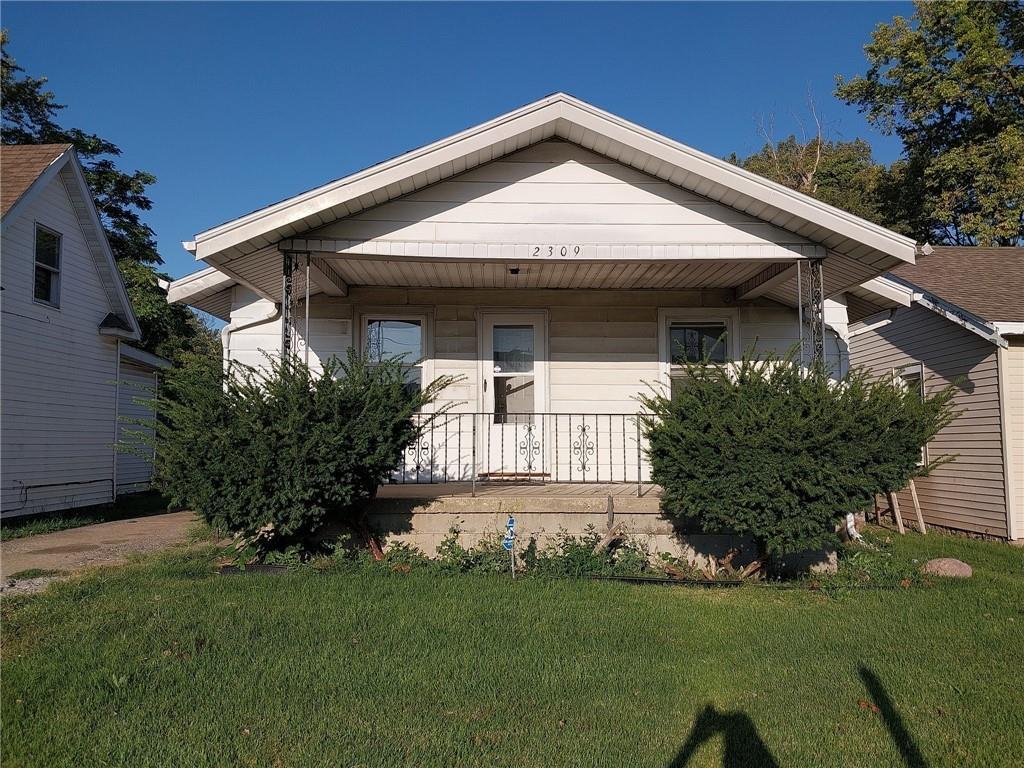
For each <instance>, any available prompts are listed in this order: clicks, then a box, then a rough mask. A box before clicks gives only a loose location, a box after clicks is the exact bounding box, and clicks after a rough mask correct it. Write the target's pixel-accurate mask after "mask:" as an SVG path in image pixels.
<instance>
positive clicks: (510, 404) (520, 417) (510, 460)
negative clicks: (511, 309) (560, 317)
mask: <svg viewBox="0 0 1024 768" xmlns="http://www.w3.org/2000/svg"><path fill="white" fill-rule="evenodd" d="M481 331H482V340H483V345H482V346H483V349H482V350H481V352H482V355H481V359H482V363H483V382H482V385H483V390H484V392H483V404H484V408H483V410H484V412H485V413H486V414H487V415H486V416H484V417H483V418H484V429H483V430H482V432H481V434H480V437H481V442H482V445H481V446H480V450H481V454H482V457H483V459H484V461H483V466H482V467H481V473H482V474H484V475H486V476H488V477H492V478H495V479H515V478H517V477H518V478H524V479H525V478H531V477H542V476H543V475H544V472H545V470H544V464H545V460H544V459H545V446H544V441H543V439H542V433H543V425H542V424H541V417H540V416H538V414H541V413H543V412H544V411H545V410H546V405H547V399H546V390H547V380H546V372H547V354H546V344H545V341H546V340H545V338H544V336H545V324H544V317H543V315H535V314H508V315H499V314H495V315H485V316H484V318H483V327H482V329H481Z"/></svg>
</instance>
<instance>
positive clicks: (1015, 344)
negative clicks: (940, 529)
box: [1004, 336, 1024, 539]
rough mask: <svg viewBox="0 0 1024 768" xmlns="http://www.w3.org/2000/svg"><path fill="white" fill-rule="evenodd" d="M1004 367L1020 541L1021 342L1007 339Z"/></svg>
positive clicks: (1023, 496) (1023, 488)
mask: <svg viewBox="0 0 1024 768" xmlns="http://www.w3.org/2000/svg"><path fill="white" fill-rule="evenodd" d="M1004 359H1005V361H1006V366H1007V372H1006V373H1007V375H1006V384H1007V387H1006V414H1007V421H1008V424H1007V427H1006V437H1007V443H1008V445H1007V450H1008V454H1009V456H1008V461H1007V465H1008V466H1009V468H1010V484H1009V485H1010V493H1011V494H1012V495H1013V514H1014V517H1015V520H1016V524H1015V526H1014V536H1015V538H1018V539H1020V538H1024V338H1022V337H1020V336H1015V337H1012V338H1011V339H1010V347H1009V349H1007V350H1006V351H1005V352H1004Z"/></svg>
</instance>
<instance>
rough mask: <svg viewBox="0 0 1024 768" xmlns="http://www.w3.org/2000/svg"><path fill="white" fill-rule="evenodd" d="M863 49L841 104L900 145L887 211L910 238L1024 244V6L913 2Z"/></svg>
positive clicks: (840, 86)
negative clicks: (860, 69)
mask: <svg viewBox="0 0 1024 768" xmlns="http://www.w3.org/2000/svg"><path fill="white" fill-rule="evenodd" d="M864 50H865V54H866V56H867V60H868V65H869V66H868V70H867V72H866V73H865V74H863V75H859V76H857V77H854V78H853V79H851V80H846V79H844V78H842V77H839V78H838V79H837V88H836V95H837V96H838V97H839V98H840V99H842V100H843V101H845V102H846V103H848V104H855V105H857V106H858V107H859V108H860V110H861V112H863V113H864V114H866V116H867V119H868V120H869V122H870V123H871V124H872V125H874V126H875V127H877V128H878V129H879V130H881V131H882V132H883V133H885V134H886V135H896V136H899V137H900V138H901V139H902V140H903V145H904V157H903V158H902V159H901V160H900V161H899V162H897V163H895V164H894V166H893V167H892V169H891V170H890V173H891V176H892V178H891V180H890V183H889V185H888V204H889V206H890V209H891V212H892V214H893V215H895V216H896V217H897V218H901V219H903V220H904V225H905V227H906V231H907V234H909V235H910V236H912V237H914V238H916V239H918V240H926V241H931V242H942V243H951V244H957V245H975V244H977V245H1015V244H1018V243H1020V242H1021V241H1022V240H1024V5H1022V4H1021V3H1020V2H993V3H972V2H967V0H956V2H917V3H915V12H914V14H913V16H912V17H911V18H910V19H906V18H903V17H900V16H897V17H896V18H894V19H893V21H892V23H891V24H880V25H879V26H878V27H877V28H876V29H875V31H874V33H873V34H872V40H871V42H870V43H869V44H868V45H867V46H866V47H865V49H864Z"/></svg>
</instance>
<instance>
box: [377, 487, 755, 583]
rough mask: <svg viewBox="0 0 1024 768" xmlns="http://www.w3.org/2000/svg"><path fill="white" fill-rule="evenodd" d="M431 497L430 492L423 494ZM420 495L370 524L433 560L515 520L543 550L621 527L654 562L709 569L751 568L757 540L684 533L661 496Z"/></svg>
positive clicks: (390, 502)
mask: <svg viewBox="0 0 1024 768" xmlns="http://www.w3.org/2000/svg"><path fill="white" fill-rule="evenodd" d="M427 492H429V488H428V489H427V490H425V491H424V492H423V493H424V494H426V493H427ZM415 493H416V491H415V490H413V489H408V490H405V491H404V493H403V494H402V497H401V498H394V497H387V496H383V497H380V498H378V499H376V500H375V501H374V503H373V506H372V508H371V511H370V523H371V526H372V527H373V528H374V529H375V530H376V531H377V533H378V534H379V535H380V536H381V538H382V540H384V541H386V542H387V543H388V544H392V543H399V542H401V543H405V544H408V545H410V546H413V547H416V548H418V549H420V550H422V551H423V552H424V553H426V554H427V555H430V556H433V555H434V554H435V552H436V551H437V547H438V545H439V544H440V543H441V541H442V540H443V539H444V538H445V537H446V536H448V535H449V532H450V531H451V530H452V529H453V528H455V529H458V531H459V541H460V543H461V544H462V545H463V546H465V547H471V546H473V545H475V544H477V543H478V542H479V541H480V540H481V539H484V538H486V537H489V536H497V535H501V534H503V533H504V530H505V521H506V520H507V519H508V517H509V515H513V516H514V517H515V518H516V534H517V537H518V541H519V543H520V546H526V544H527V543H528V542H529V541H530V539H536V540H537V544H538V546H541V547H543V546H544V545H546V544H548V543H551V542H553V541H554V540H555V539H556V537H557V536H558V535H559V534H561V533H568V534H569V535H571V536H582V535H584V534H586V533H587V532H588V530H589V529H590V528H591V527H592V528H594V529H596V530H597V531H598V532H600V533H604V532H605V531H607V530H608V529H609V528H610V527H611V526H613V525H622V526H623V528H624V529H625V531H626V534H627V536H628V537H629V538H630V540H631V541H633V542H635V543H636V544H639V545H640V546H642V547H644V548H646V550H647V551H648V552H649V553H650V554H651V556H652V557H653V556H656V555H657V554H659V553H662V552H665V553H668V554H670V555H672V556H674V557H679V558H683V559H685V560H687V561H689V562H691V563H694V564H696V565H700V566H703V565H705V564H706V563H707V561H708V558H709V557H710V556H714V557H716V558H718V557H722V556H723V555H725V554H726V552H728V551H729V550H730V549H733V548H735V549H738V550H739V554H738V555H737V556H736V558H735V559H734V560H733V563H734V564H735V565H744V564H746V563H748V562H750V561H751V560H752V559H753V558H754V556H755V553H756V549H755V547H754V542H753V541H752V540H751V539H749V538H746V537H739V536H729V535H709V534H681V533H679V532H677V530H676V528H675V527H674V526H673V524H672V523H671V522H670V521H668V520H666V519H665V518H663V517H662V515H661V511H660V508H659V499H658V497H657V494H655V493H651V494H648V495H646V496H641V497H637V496H629V495H617V494H615V493H607V494H603V495H599V494H596V493H589V494H588V495H579V496H577V495H562V493H552V494H550V495H545V494H539V493H538V494H525V495H514V493H512V492H511V489H510V492H509V493H507V494H500V495H498V494H493V495H480V496H476V497H473V496H471V495H468V494H466V495H464V494H458V495H447V496H446V495H439V494H437V493H435V494H434V495H433V496H432V497H429V498H415ZM563 493H566V492H565V491H563ZM568 493H571V490H570V491H569V492H568Z"/></svg>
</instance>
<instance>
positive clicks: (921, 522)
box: [910, 480, 928, 533]
mask: <svg viewBox="0 0 1024 768" xmlns="http://www.w3.org/2000/svg"><path fill="white" fill-rule="evenodd" d="M910 498H912V499H913V500H914V511H915V512H916V513H917V527H918V528H920V529H921V533H928V529H926V528H925V527H924V515H922V514H921V502H920V501H918V500H917V486H916V485H914V481H913V480H911V481H910Z"/></svg>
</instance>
